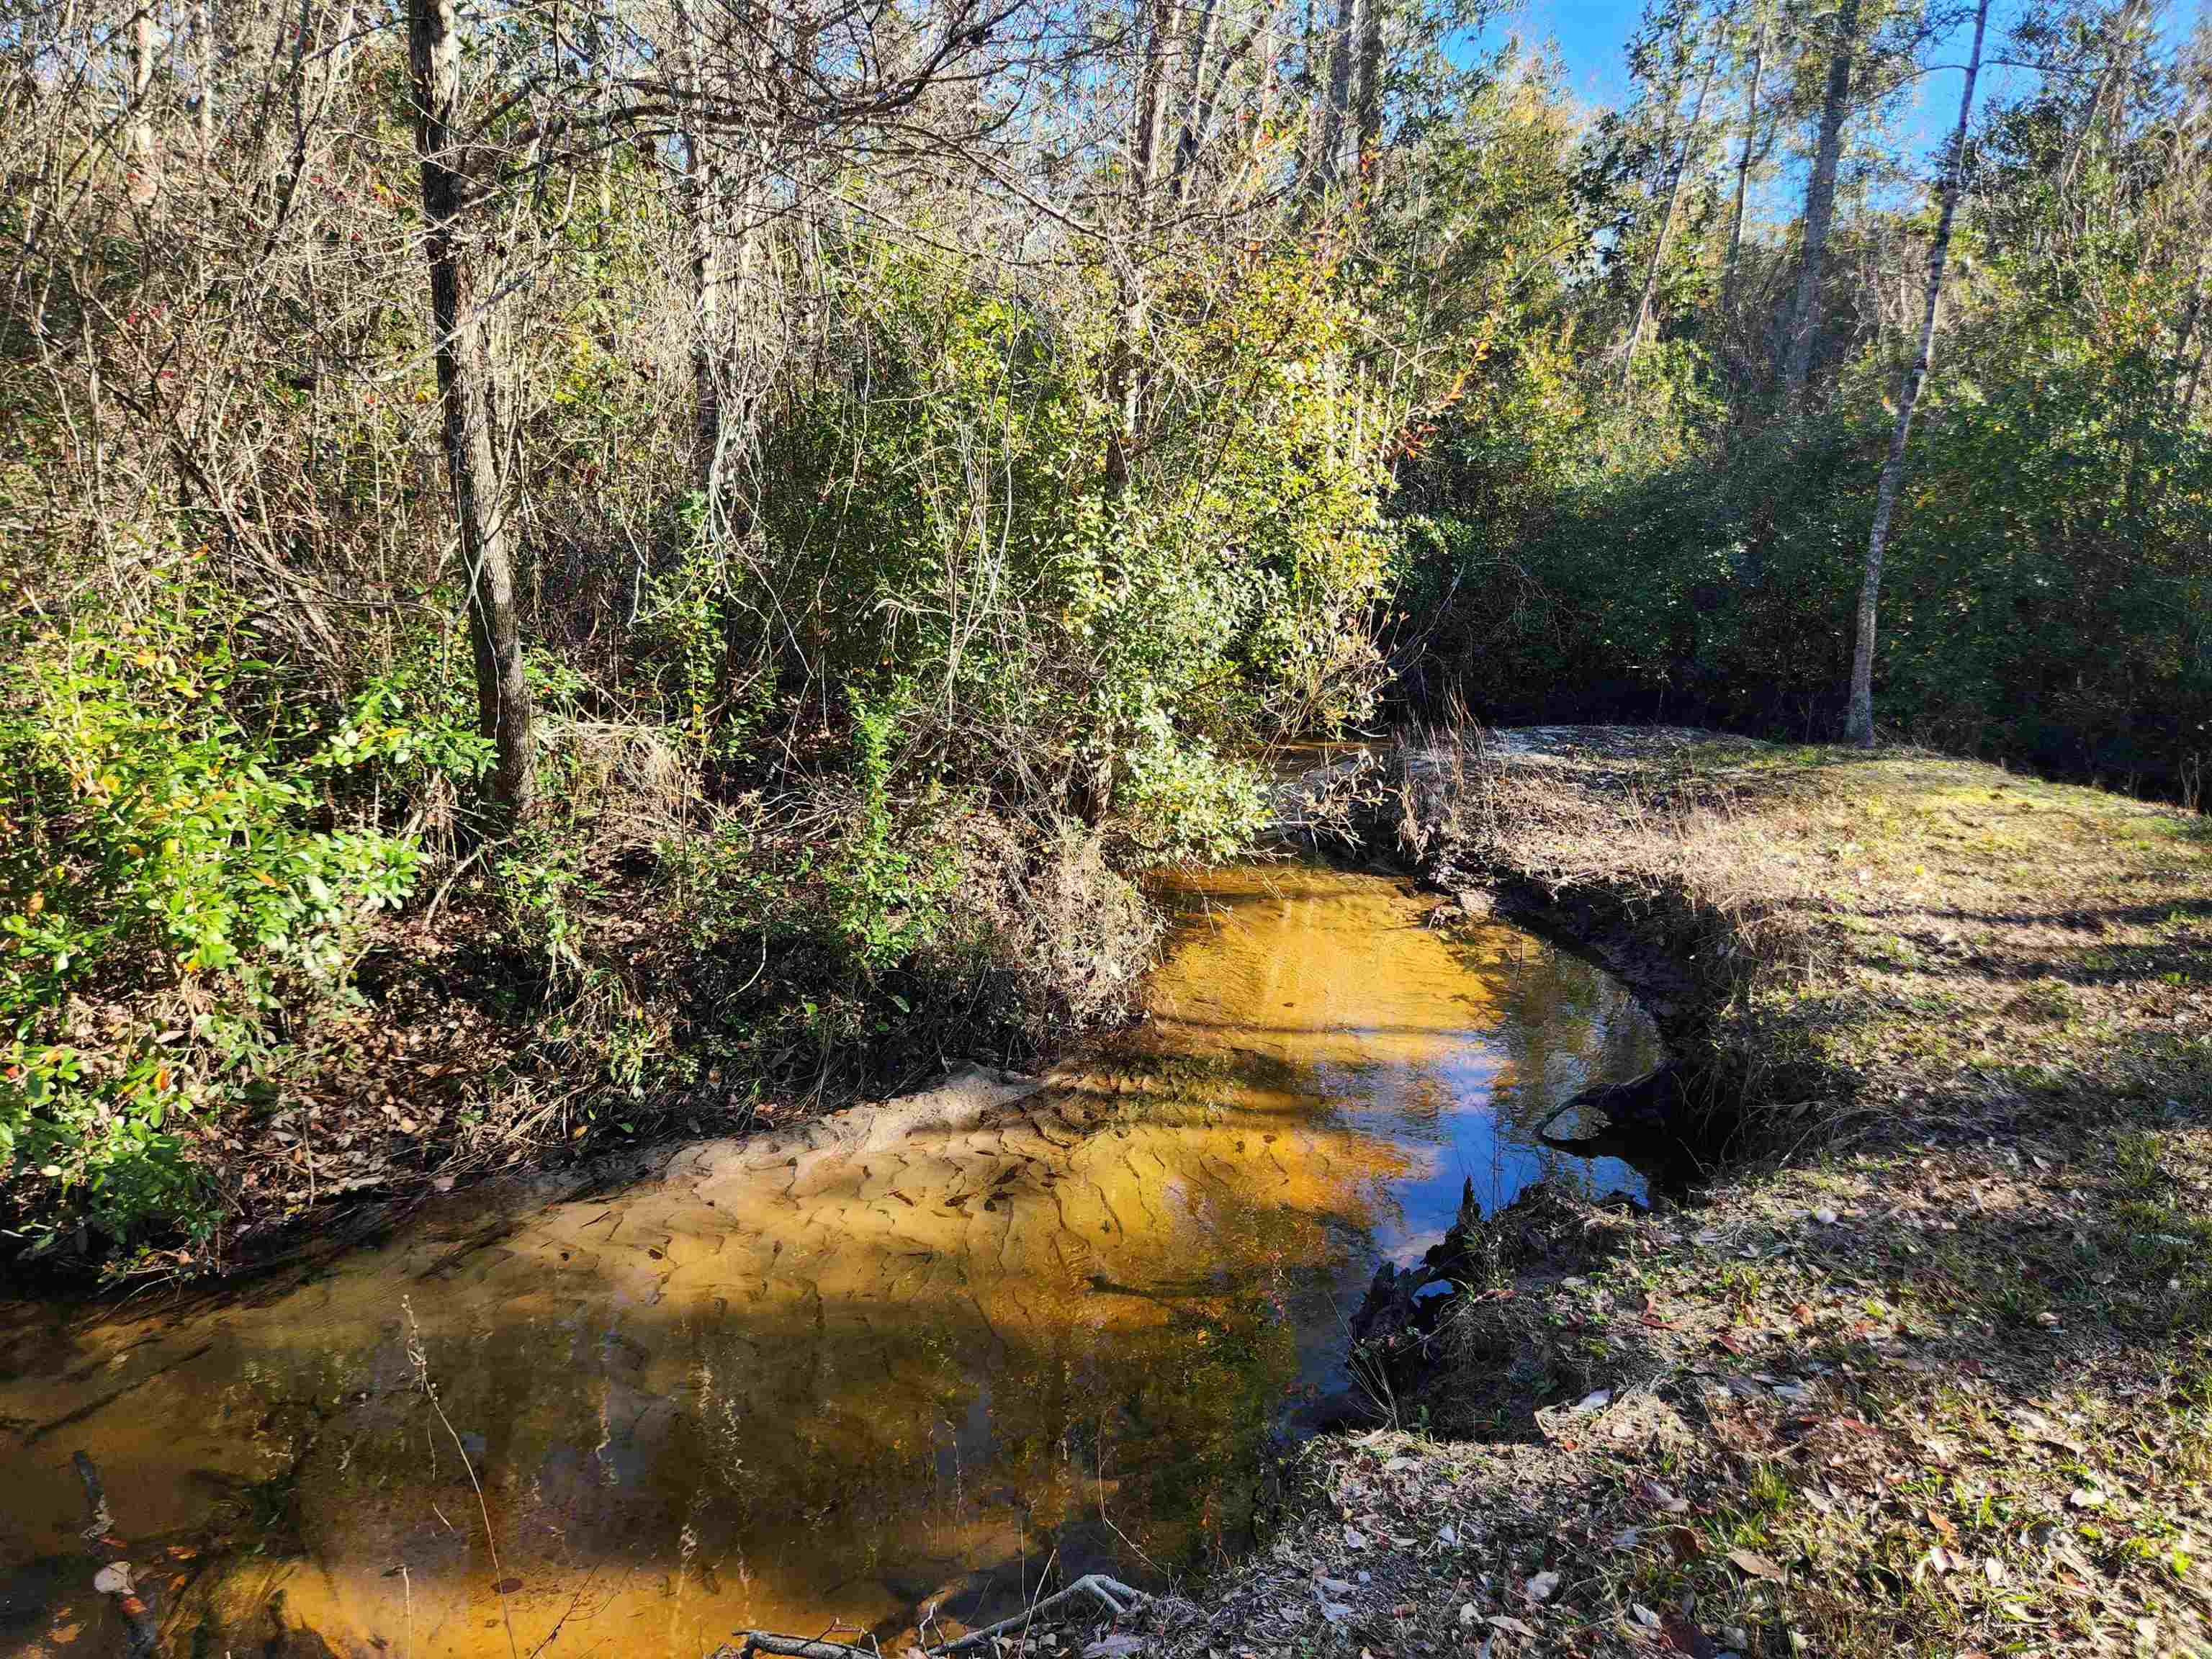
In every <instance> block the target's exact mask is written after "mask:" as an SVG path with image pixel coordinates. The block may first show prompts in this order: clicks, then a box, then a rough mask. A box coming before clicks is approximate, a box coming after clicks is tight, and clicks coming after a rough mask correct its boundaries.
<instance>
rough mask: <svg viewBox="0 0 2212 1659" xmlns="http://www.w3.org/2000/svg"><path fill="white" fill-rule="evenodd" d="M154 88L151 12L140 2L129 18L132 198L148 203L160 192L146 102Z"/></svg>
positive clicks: (151, 127)
mask: <svg viewBox="0 0 2212 1659" xmlns="http://www.w3.org/2000/svg"><path fill="white" fill-rule="evenodd" d="M153 89H154V13H153V10H152V8H151V7H150V6H149V5H147V4H143V3H142V4H141V5H140V6H139V8H138V9H137V11H136V12H134V13H133V14H132V15H131V137H130V155H131V160H130V167H131V183H130V191H131V201H133V202H134V203H136V204H137V205H138V206H140V207H149V206H151V205H152V204H153V201H154V198H155V197H156V196H158V195H160V194H161V163H160V161H159V160H158V158H157V157H156V156H155V151H154V117H153V112H151V111H150V110H149V109H148V108H147V102H148V100H149V98H150V97H151V96H152V94H153Z"/></svg>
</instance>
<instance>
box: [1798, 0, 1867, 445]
mask: <svg viewBox="0 0 2212 1659" xmlns="http://www.w3.org/2000/svg"><path fill="white" fill-rule="evenodd" d="M1858 28H1859V0H1842V3H1841V4H1840V5H1838V8H1837V9H1836V35H1835V44H1834V45H1833V46H1832V47H1831V48H1830V49H1829V53H1828V88H1827V94H1826V97H1825V98H1824V99H1823V100H1821V105H1820V142H1819V144H1818V146H1817V147H1816V149H1814V155H1813V175H1812V178H1811V179H1809V180H1808V183H1807V184H1806V186H1805V236H1804V246H1803V247H1802V250H1801V251H1800V252H1799V255H1798V259H1799V264H1798V268H1797V291H1796V295H1795V296H1794V298H1793V299H1792V301H1791V303H1790V326H1789V329H1788V331H1787V333H1786V335H1785V336H1784V354H1785V355H1784V360H1783V371H1782V401H1783V405H1784V408H1785V409H1787V410H1789V411H1790V413H1792V414H1795V413H1796V412H1797V411H1798V410H1800V409H1802V407H1803V406H1804V402H1805V384H1806V381H1807V380H1808V379H1809V378H1810V377H1811V374H1812V369H1813V347H1814V343H1815V342H1816V341H1817V339H1818V337H1819V336H1820V285H1821V283H1822V281H1823V280H1824V279H1825V277H1826V270H1825V269H1824V267H1825V264H1826V259H1827V254H1828V230H1829V227H1830V226H1831V225H1832V223H1833V222H1834V220H1835V216H1836V175H1837V173H1838V171H1840V169H1841V167H1842V165H1843V156H1844V118H1845V116H1846V115H1847V114H1848V112H1849V110H1850V96H1851V64H1852V59H1853V58H1854V56H1855V54H1856V53H1857V49H1858Z"/></svg>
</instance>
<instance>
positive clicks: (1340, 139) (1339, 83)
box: [1313, 0, 1359, 196]
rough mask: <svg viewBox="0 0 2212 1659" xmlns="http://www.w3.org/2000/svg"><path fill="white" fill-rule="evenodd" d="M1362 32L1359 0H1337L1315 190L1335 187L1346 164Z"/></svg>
mask: <svg viewBox="0 0 2212 1659" xmlns="http://www.w3.org/2000/svg"><path fill="white" fill-rule="evenodd" d="M1358 33H1359V0H1336V26H1335V27H1334V28H1333V29H1332V30H1330V32H1329V52H1328V92H1327V94H1325V97H1326V99H1327V101H1326V102H1325V103H1324V105H1323V106H1322V112H1321V154H1320V155H1319V157H1318V158H1317V159H1316V166H1315V167H1314V175H1313V190H1314V194H1316V196H1326V195H1328V193H1329V192H1330V191H1333V190H1334V189H1335V188H1336V185H1337V181H1338V179H1339V178H1340V175H1341V171H1342V168H1343V166H1344V125H1345V118H1346V116H1347V115H1348V114H1349V113H1350V112H1351V106H1352V55H1353V50H1354V48H1353V44H1352V43H1353V41H1354V40H1355V39H1356V38H1357V36H1358Z"/></svg>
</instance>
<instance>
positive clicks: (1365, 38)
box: [1352, 0, 1383, 189]
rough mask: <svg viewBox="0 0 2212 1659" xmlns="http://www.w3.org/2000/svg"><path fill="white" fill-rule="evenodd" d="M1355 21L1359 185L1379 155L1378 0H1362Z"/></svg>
mask: <svg viewBox="0 0 2212 1659" xmlns="http://www.w3.org/2000/svg"><path fill="white" fill-rule="evenodd" d="M1360 11H1361V15H1360V24H1359V80H1358V88H1357V90H1356V91H1355V92H1354V93H1353V94H1352V110H1353V114H1354V123H1353V125H1354V130H1355V131H1356V133H1357V135H1358V150H1357V151H1356V152H1355V153H1356V154H1357V155H1358V161H1357V162H1356V163H1355V165H1356V166H1357V167H1358V173H1359V179H1360V181H1361V185H1362V187H1363V189H1364V188H1367V187H1369V186H1370V184H1371V180H1370V178H1369V175H1370V173H1371V172H1372V171H1373V169H1374V168H1375V167H1376V164H1377V163H1378V162H1379V161H1381V159H1382V146H1383V0H1364V3H1363V5H1362V6H1361V9H1360Z"/></svg>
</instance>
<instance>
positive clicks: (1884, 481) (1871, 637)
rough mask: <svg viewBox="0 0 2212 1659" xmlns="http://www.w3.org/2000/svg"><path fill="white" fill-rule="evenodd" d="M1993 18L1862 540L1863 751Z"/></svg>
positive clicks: (1859, 729) (1859, 696)
mask: <svg viewBox="0 0 2212 1659" xmlns="http://www.w3.org/2000/svg"><path fill="white" fill-rule="evenodd" d="M1989 23H1990V0H1980V3H1979V5H1978V9H1976V11H1975V13H1974V45H1973V50H1972V52H1970V53H1969V54H1968V56H1967V59H1966V87H1965V88H1964V89H1963V90H1962V91H1961V92H1960V94H1959V125H1958V130H1957V131H1954V133H1953V134H1952V135H1951V153H1950V155H1949V156H1948V158H1947V159H1946V162H1945V165H1944V168H1943V186H1942V200H1943V205H1942V212H1941V214H1940V216H1938V218H1937V220H1936V240H1935V243H1934V245H1933V246H1930V247H1929V250H1928V292H1927V305H1926V308H1925V310H1924V311H1923V313H1922V315H1921V319H1920V349H1919V351H1918V353H1917V355H1916V356H1914V358H1913V360H1912V367H1911V368H1909V369H1907V370H1906V371H1905V385H1904V386H1903V388H1902V389H1901V390H1900V391H1899V394H1898V399H1897V424H1896V425H1895V426H1894V427H1893V428H1891V431H1890V435H1889V453H1888V455H1887V457H1886V458H1885V459H1884V460H1883V461H1882V464H1881V482H1880V483H1877V484H1876V485H1875V495H1874V529H1873V531H1872V532H1871V533H1869V536H1868V538H1867V553H1866V569H1865V573H1864V574H1863V576H1862V577H1861V578H1860V581H1859V613H1858V631H1857V637H1856V638H1855V640H1854V641H1853V643H1852V649H1851V694H1850V695H1851V702H1850V719H1849V721H1848V723H1847V725H1846V726H1845V728H1844V735H1845V736H1846V737H1847V738H1849V739H1850V741H1851V742H1853V743H1855V744H1858V745H1859V746H1860V747H1861V748H1863V749H1871V748H1872V747H1873V746H1874V641H1875V611H1876V609H1877V607H1878V606H1879V605H1880V603H1881V561H1882V555H1883V553H1884V551H1885V550H1887V544H1888V541H1889V526H1890V520H1891V519H1892V518H1893V517H1894V516H1895V514H1896V512H1897V497H1898V495H1899V491H1901V490H1902V489H1903V488H1904V485H1905V443H1906V441H1907V440H1908V439H1910V438H1911V435H1912V411H1913V408H1914V406H1915V405H1916V404H1918V403H1919V401H1920V388H1921V387H1922V386H1923V385H1924V384H1925V383H1926V382H1927V380H1928V364H1929V359H1930V358H1932V357H1933V356H1935V352H1936V313H1937V310H1938V308H1939V307H1940V306H1941V305H1942V299H1943V267H1944V264H1945V263H1946V262H1947V261H1948V259H1949V258H1950V255H1951V227H1952V225H1953V223H1954V221H1955V220H1956V219H1957V217H1958V212H1959V197H1960V194H1961V193H1962V192H1963V191H1965V189H1966V134H1967V130H1968V128H1969V127H1970V125H1972V120H1973V114H1974V83H1975V82H1976V81H1978V80H1979V79H1980V78H1981V73H1982V40H1983V36H1984V34H1985V33H1987V31H1988V28H1989Z"/></svg>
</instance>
